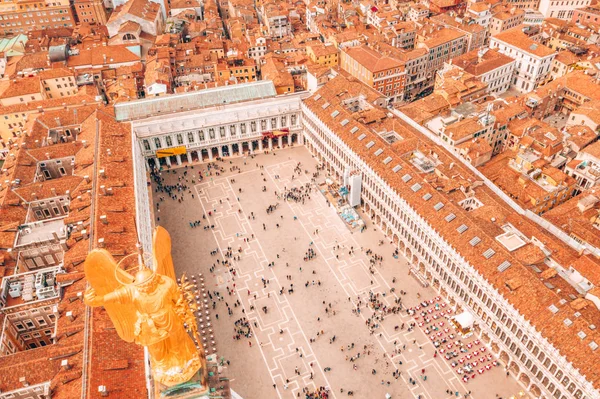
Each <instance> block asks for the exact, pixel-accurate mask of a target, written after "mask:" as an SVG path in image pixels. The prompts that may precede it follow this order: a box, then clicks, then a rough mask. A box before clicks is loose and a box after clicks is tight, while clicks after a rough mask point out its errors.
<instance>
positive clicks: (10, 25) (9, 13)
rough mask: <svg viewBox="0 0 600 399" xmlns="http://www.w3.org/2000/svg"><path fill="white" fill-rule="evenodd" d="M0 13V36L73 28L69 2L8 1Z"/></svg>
mask: <svg viewBox="0 0 600 399" xmlns="http://www.w3.org/2000/svg"><path fill="white" fill-rule="evenodd" d="M2 6H3V7H2V8H1V9H2V11H0V35H7V36H9V35H11V34H15V33H26V32H29V31H31V30H36V29H51V28H66V27H73V26H75V19H74V17H73V12H72V10H71V6H70V4H69V0H45V1H35V2H31V3H21V2H17V1H8V2H3V3H2Z"/></svg>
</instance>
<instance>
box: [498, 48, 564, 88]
mask: <svg viewBox="0 0 600 399" xmlns="http://www.w3.org/2000/svg"><path fill="white" fill-rule="evenodd" d="M490 48H493V49H497V50H498V51H499V52H500V53H502V54H504V55H507V56H509V57H510V58H513V59H514V60H515V61H516V65H515V73H514V76H513V80H512V86H513V87H514V88H515V89H517V90H518V91H519V92H521V93H528V92H531V91H533V90H535V89H537V87H538V86H539V85H541V84H543V83H544V82H545V81H546V79H547V78H548V75H549V72H550V67H551V66H552V61H553V60H554V57H555V56H556V53H552V54H550V55H547V56H545V57H540V56H537V55H535V54H533V53H530V52H528V51H526V50H523V49H521V48H519V47H517V46H513V45H511V44H509V43H506V42H503V41H502V40H498V39H497V38H495V37H492V38H491V40H490Z"/></svg>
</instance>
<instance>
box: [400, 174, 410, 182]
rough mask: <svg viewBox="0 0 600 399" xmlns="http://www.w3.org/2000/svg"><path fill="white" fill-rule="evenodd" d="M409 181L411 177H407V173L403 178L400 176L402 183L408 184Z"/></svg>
mask: <svg viewBox="0 0 600 399" xmlns="http://www.w3.org/2000/svg"><path fill="white" fill-rule="evenodd" d="M410 179H412V176H411V175H409V174H408V173H407V174H405V175H404V176H402V181H403V182H404V183H408V182H409V181H410Z"/></svg>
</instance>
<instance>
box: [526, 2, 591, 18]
mask: <svg viewBox="0 0 600 399" xmlns="http://www.w3.org/2000/svg"><path fill="white" fill-rule="evenodd" d="M590 3H591V0H540V6H539V8H538V9H539V11H540V12H541V13H542V14H544V17H546V18H558V19H563V20H568V21H570V20H571V18H572V17H573V11H574V10H576V9H579V8H585V7H587V6H589V5H590Z"/></svg>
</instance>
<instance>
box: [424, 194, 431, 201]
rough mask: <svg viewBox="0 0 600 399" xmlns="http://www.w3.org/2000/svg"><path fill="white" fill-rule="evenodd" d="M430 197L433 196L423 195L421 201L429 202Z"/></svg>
mask: <svg viewBox="0 0 600 399" xmlns="http://www.w3.org/2000/svg"><path fill="white" fill-rule="evenodd" d="M431 197H433V195H431V193H427V194H425V195H424V196H423V199H424V200H425V201H429V200H430V199H431Z"/></svg>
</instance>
